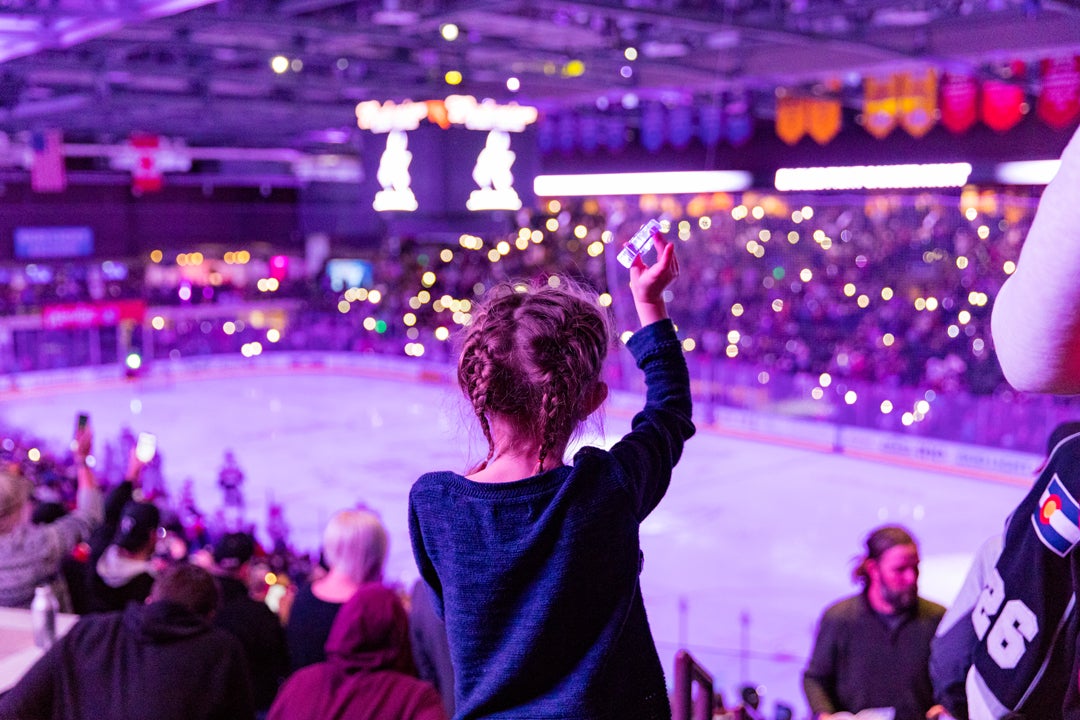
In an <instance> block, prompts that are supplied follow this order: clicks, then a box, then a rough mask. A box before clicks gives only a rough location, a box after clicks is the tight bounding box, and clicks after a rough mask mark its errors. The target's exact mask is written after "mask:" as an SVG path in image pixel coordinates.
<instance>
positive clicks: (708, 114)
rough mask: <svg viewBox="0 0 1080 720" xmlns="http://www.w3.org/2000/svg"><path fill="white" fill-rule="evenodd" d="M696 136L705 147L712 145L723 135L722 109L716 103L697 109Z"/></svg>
mask: <svg viewBox="0 0 1080 720" xmlns="http://www.w3.org/2000/svg"><path fill="white" fill-rule="evenodd" d="M698 136H699V137H700V138H701V142H703V143H704V144H705V146H706V147H713V146H714V145H716V143H718V142H720V138H722V137H724V111H723V109H722V108H721V107H720V105H719V104H717V103H715V102H714V103H712V104H710V105H706V106H704V107H702V108H701V109H700V110H699V111H698Z"/></svg>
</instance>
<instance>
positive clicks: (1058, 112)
mask: <svg viewBox="0 0 1080 720" xmlns="http://www.w3.org/2000/svg"><path fill="white" fill-rule="evenodd" d="M1035 111H1036V112H1037V113H1038V114H1039V117H1040V118H1042V121H1043V122H1044V123H1046V124H1047V125H1049V126H1050V127H1052V128H1055V129H1057V130H1063V129H1064V128H1066V127H1068V126H1069V125H1070V124H1072V122H1073V120H1075V119H1076V116H1077V115H1078V114H1080V57H1077V56H1071V57H1059V58H1050V59H1047V60H1043V61H1042V92H1041V93H1039V101H1038V103H1037V104H1036V106H1035Z"/></svg>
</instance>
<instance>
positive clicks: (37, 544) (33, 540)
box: [0, 428, 103, 612]
mask: <svg viewBox="0 0 1080 720" xmlns="http://www.w3.org/2000/svg"><path fill="white" fill-rule="evenodd" d="M92 441H93V436H92V434H91V432H90V429H89V428H84V429H80V430H79V431H78V432H77V433H76V437H75V448H76V452H75V457H76V467H77V470H76V472H77V476H78V492H77V495H76V498H77V500H76V506H75V510H73V511H72V512H71V513H69V514H67V515H65V516H64V517H62V518H60V519H59V520H57V521H56V522H53V523H49V524H47V525H33V524H31V523H30V514H31V510H32V508H31V504H30V495H31V491H32V488H31V484H30V482H29V481H28V480H26V479H25V478H23V477H22V476H21V475H19V474H17V473H15V472H12V471H11V470H8V469H0V606H2V607H22V608H28V607H30V601H31V600H32V599H33V597H34V588H35V587H36V586H38V585H41V584H44V583H49V584H52V585H53V588H54V592H55V593H56V597H57V598H58V599H60V607H61V610H66V611H68V612H70V611H71V600H70V597H69V595H68V592H67V587H66V584H65V583H64V582H63V580H62V578H61V575H60V561H61V559H62V558H64V556H66V555H67V554H68V553H70V552H71V551H72V550H73V549H74V548H75V546H76V545H77V544H78V543H79V542H80V541H81V540H85V539H86V538H88V537H89V536H90V533H91V532H92V531H93V529H94V527H95V526H97V524H98V523H100V522H101V520H102V515H103V512H102V497H101V490H100V489H99V488H98V485H97V481H96V479H95V478H94V473H93V471H92V470H91V469H90V467H89V466H88V464H87V462H88V461H87V458H88V457H89V455H90V448H91V444H92Z"/></svg>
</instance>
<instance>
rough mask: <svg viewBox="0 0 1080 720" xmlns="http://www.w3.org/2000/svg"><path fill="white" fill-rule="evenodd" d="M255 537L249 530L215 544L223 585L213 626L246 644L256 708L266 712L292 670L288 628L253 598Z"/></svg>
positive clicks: (218, 571)
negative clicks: (251, 590)
mask: <svg viewBox="0 0 1080 720" xmlns="http://www.w3.org/2000/svg"><path fill="white" fill-rule="evenodd" d="M254 555H255V540H254V539H253V538H252V537H251V535H249V534H248V533H229V534H227V535H225V537H223V538H222V539H221V540H220V541H219V542H218V544H217V545H216V546H215V547H214V574H215V575H216V576H217V579H218V583H219V584H220V586H221V608H220V609H219V610H218V613H217V615H216V616H215V617H214V625H216V626H217V627H219V628H221V629H223V630H227V631H228V632H229V633H231V634H232V635H234V636H235V637H236V639H237V640H239V641H240V644H241V645H243V646H244V654H245V655H246V656H247V660H248V667H249V668H250V669H251V682H252V689H253V691H254V693H255V709H256V711H258V712H265V711H266V710H269V709H270V703H272V702H273V701H274V696H275V695H276V694H277V690H278V686H280V685H281V682H282V680H283V679H284V678H285V675H286V674H287V673H288V672H289V660H288V651H287V650H286V647H285V630H284V629H283V628H282V627H281V623H280V622H279V621H278V618H277V615H275V614H274V613H273V612H272V611H271V610H270V608H268V607H267V606H266V605H265V604H264V603H261V602H259V601H258V600H255V599H253V598H252V597H251V595H250V592H249V590H248V585H247V583H248V580H249V576H250V570H251V558H252V557H253V556H254Z"/></svg>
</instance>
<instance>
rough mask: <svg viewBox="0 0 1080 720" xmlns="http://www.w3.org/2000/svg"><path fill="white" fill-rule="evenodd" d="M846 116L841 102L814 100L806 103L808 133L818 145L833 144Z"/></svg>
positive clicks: (823, 99)
mask: <svg viewBox="0 0 1080 720" xmlns="http://www.w3.org/2000/svg"><path fill="white" fill-rule="evenodd" d="M843 124H844V115H843V112H842V109H841V107H840V101H839V100H835V99H828V98H812V99H810V100H807V101H806V126H807V128H806V132H807V133H808V134H809V135H810V137H812V138H813V139H814V142H816V143H817V144H818V145H825V144H826V143H828V142H831V141H832V139H833V138H835V137H836V136H837V135H838V134H839V133H840V128H841V127H843Z"/></svg>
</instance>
